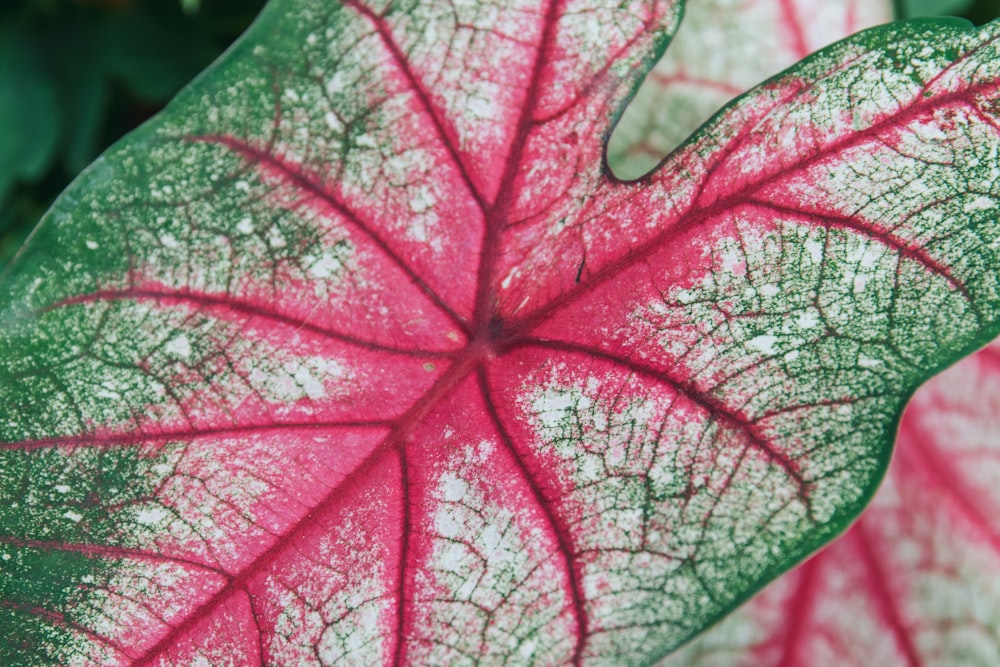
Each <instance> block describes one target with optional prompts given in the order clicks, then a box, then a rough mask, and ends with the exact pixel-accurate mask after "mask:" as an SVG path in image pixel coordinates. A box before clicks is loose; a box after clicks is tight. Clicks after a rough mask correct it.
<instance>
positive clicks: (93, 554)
mask: <svg viewBox="0 0 1000 667" xmlns="http://www.w3.org/2000/svg"><path fill="white" fill-rule="evenodd" d="M0 544H9V545H11V546H14V547H18V548H21V549H39V550H41V551H67V552H70V553H78V554H81V555H83V556H87V557H90V558H122V559H129V560H141V561H155V562H158V563H162V562H164V561H167V562H171V563H178V564H180V565H190V566H191V567H195V568H198V569H199V570H206V571H208V572H212V573H214V574H217V575H219V576H220V577H226V578H228V576H229V575H228V574H226V573H225V572H223V571H222V570H220V569H219V568H217V567H214V566H212V565H207V564H205V563H199V562H197V561H193V560H190V559H188V558H180V557H178V556H169V555H166V554H162V553H158V552H155V551H146V550H143V549H134V548H131V547H120V546H113V545H106V544H77V543H73V542H46V541H43V540H29V539H23V538H19V537H8V536H4V535H0Z"/></svg>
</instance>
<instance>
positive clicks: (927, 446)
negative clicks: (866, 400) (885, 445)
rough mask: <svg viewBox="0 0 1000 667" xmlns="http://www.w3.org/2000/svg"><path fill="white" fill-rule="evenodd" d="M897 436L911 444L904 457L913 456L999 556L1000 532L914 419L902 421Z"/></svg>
mask: <svg viewBox="0 0 1000 667" xmlns="http://www.w3.org/2000/svg"><path fill="white" fill-rule="evenodd" d="M899 431H900V436H901V437H903V436H905V437H906V439H907V440H908V441H909V442H911V443H913V445H912V446H911V447H908V448H907V449H906V452H907V454H909V453H911V452H912V453H914V454H916V457H915V458H916V459H917V461H918V462H919V464H920V467H921V468H923V470H924V472H925V473H926V474H927V475H928V476H929V477H930V478H931V479H932V480H933V481H934V484H935V485H936V486H937V487H938V488H939V489H941V490H942V491H944V492H945V493H946V494H947V495H948V496H949V497H950V498H951V499H952V501H953V502H954V503H955V506H956V507H957V508H958V511H959V513H960V514H962V515H963V516H964V517H965V518H966V519H967V520H968V521H969V523H971V524H972V525H973V526H975V527H976V528H977V529H978V530H980V531H981V532H982V533H983V535H984V536H985V537H986V540H987V541H988V542H989V544H990V546H991V547H992V549H993V551H994V552H995V553H996V554H997V555H1000V532H998V531H997V530H996V528H995V527H994V523H995V522H994V521H993V520H991V518H990V517H988V516H987V515H986V514H985V513H984V512H983V511H982V510H981V509H980V508H979V507H978V506H977V505H976V503H975V501H974V500H973V499H972V498H970V497H969V494H968V492H967V489H966V487H965V485H964V484H963V483H962V480H961V477H960V475H959V473H958V472H957V471H956V470H955V468H954V466H953V465H951V463H950V462H949V461H948V460H947V459H946V458H945V457H942V456H941V455H940V453H939V452H938V451H937V448H936V447H935V446H934V445H932V444H931V443H930V442H928V440H927V437H926V434H925V432H924V431H923V429H919V428H917V427H916V426H915V425H914V424H913V420H911V419H904V420H903V422H902V423H901V424H900V428H899Z"/></svg>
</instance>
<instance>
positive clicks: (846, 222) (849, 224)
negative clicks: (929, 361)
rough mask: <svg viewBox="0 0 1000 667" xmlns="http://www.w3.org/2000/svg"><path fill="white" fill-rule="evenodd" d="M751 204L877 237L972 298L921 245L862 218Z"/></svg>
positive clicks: (773, 205) (762, 203)
mask: <svg viewBox="0 0 1000 667" xmlns="http://www.w3.org/2000/svg"><path fill="white" fill-rule="evenodd" d="M747 204H749V205H751V206H759V207H761V208H768V209H771V210H772V211H774V212H775V213H778V214H780V215H786V216H795V217H802V218H807V219H810V220H812V221H814V222H821V223H824V226H825V227H826V228H827V229H831V228H832V229H846V230H850V231H852V232H857V233H858V234H862V235H864V236H867V237H868V238H869V239H872V240H875V241H878V242H880V243H882V244H883V245H885V246H887V247H889V248H891V249H892V250H895V251H896V252H897V253H899V254H900V255H902V256H903V257H905V258H907V259H910V260H913V261H915V262H917V263H919V264H921V265H922V266H924V267H925V268H927V269H930V271H931V273H934V274H936V275H938V276H940V277H942V278H944V279H945V280H946V281H947V282H948V283H949V284H950V285H951V286H952V287H953V288H955V290H956V291H957V292H959V293H960V294H961V295H962V296H964V297H965V298H966V299H969V300H970V301H971V300H972V298H971V295H970V294H969V290H968V288H966V286H965V284H964V283H962V282H960V281H959V280H958V279H957V278H955V277H954V276H953V275H952V272H951V269H949V268H948V267H947V266H945V265H944V264H942V263H941V262H939V261H937V260H936V259H934V258H933V257H931V256H930V254H928V253H927V252H926V251H925V250H924V249H923V248H912V247H910V246H908V245H906V241H905V240H903V239H899V238H896V236H895V235H894V234H893V233H892V232H891V231H890V230H880V229H876V228H875V227H874V226H873V225H872V224H871V223H868V222H866V221H864V220H855V219H854V218H849V217H847V216H845V215H838V214H836V213H827V212H819V211H815V212H811V211H804V210H802V209H800V208H797V207H794V206H787V205H784V204H775V203H772V202H766V201H762V200H759V199H751V200H749V201H748V202H747Z"/></svg>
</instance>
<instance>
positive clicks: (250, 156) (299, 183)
mask: <svg viewBox="0 0 1000 667" xmlns="http://www.w3.org/2000/svg"><path fill="white" fill-rule="evenodd" d="M187 140H188V141H192V142H203V143H209V144H215V145H218V146H224V147H226V148H228V149H230V150H232V151H233V152H234V153H236V154H237V155H239V156H241V157H243V158H244V159H245V160H247V162H249V163H250V164H252V165H263V167H264V168H265V169H269V170H273V171H275V172H277V173H279V174H281V176H282V177H284V178H285V179H287V180H288V181H289V182H290V183H291V185H292V186H294V187H295V188H296V189H298V190H300V191H303V192H307V193H309V194H311V195H313V196H315V197H316V198H318V199H320V200H321V201H323V202H325V203H326V204H327V205H329V206H330V207H331V208H333V209H334V210H335V211H337V213H339V214H340V215H341V216H343V217H344V219H346V220H348V221H349V222H350V223H351V224H353V225H354V226H355V227H356V228H357V229H359V230H360V231H361V232H362V233H363V234H364V235H365V236H367V237H368V238H369V239H371V241H372V242H373V243H374V244H375V245H376V246H377V247H378V248H379V250H380V251H381V252H382V253H383V254H384V255H385V256H386V257H387V258H388V259H389V261H390V262H392V264H393V265H394V266H396V268H398V269H399V270H400V271H402V272H403V273H404V274H405V275H406V277H407V278H409V280H410V281H411V282H412V283H413V284H414V285H415V286H416V287H417V288H418V289H419V290H420V291H421V292H423V293H424V295H426V296H427V297H428V299H430V301H431V302H432V303H433V304H434V305H435V306H436V307H437V308H438V310H440V311H441V312H442V313H444V314H445V315H446V316H447V317H448V318H449V319H450V320H451V321H452V323H454V324H455V326H457V327H458V328H459V329H461V330H462V331H464V332H466V333H468V331H469V330H468V323H467V322H466V321H465V319H464V318H463V317H462V316H460V315H459V314H458V313H457V312H455V311H454V310H453V309H452V308H451V306H449V305H448V303H447V302H446V301H445V300H444V299H442V298H441V296H440V295H439V294H438V293H437V292H435V291H434V289H433V288H432V287H431V286H430V285H428V284H427V282H426V281H425V280H424V279H423V278H422V277H421V276H420V275H418V274H417V272H416V271H414V270H413V268H412V267H411V266H410V265H409V264H408V263H407V262H405V261H403V258H402V257H400V256H399V255H398V254H397V253H396V251H394V250H393V249H392V248H391V247H390V246H389V243H388V242H387V241H386V240H385V239H383V238H382V237H381V236H380V235H379V234H377V233H376V232H375V230H374V229H373V228H372V226H371V225H370V224H368V223H366V222H365V221H363V220H362V219H361V217H360V216H359V215H358V214H357V213H355V212H354V211H353V210H351V209H350V208H348V206H347V204H345V203H344V202H343V201H341V200H340V199H339V198H338V196H337V195H336V194H334V193H333V192H330V191H329V190H327V189H326V188H324V187H323V186H322V185H320V184H319V183H317V182H315V181H314V180H313V179H312V178H311V175H307V174H305V173H303V171H302V170H301V165H298V164H295V163H290V162H287V161H285V160H284V159H282V158H280V157H277V156H274V155H271V154H270V153H268V152H267V151H265V150H262V149H259V148H257V147H255V146H251V145H250V144H249V143H247V142H245V141H242V140H239V139H236V138H234V137H230V136H226V135H204V136H198V137H189V138H188V139H187Z"/></svg>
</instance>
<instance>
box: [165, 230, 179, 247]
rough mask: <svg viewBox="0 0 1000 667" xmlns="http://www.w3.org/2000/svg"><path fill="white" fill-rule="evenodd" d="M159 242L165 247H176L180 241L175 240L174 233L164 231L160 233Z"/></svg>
mask: <svg viewBox="0 0 1000 667" xmlns="http://www.w3.org/2000/svg"><path fill="white" fill-rule="evenodd" d="M160 243H162V244H163V245H164V246H166V247H167V248H176V247H177V246H179V245H180V243H178V242H177V239H176V237H174V235H173V234H171V233H169V232H164V233H163V234H160Z"/></svg>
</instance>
